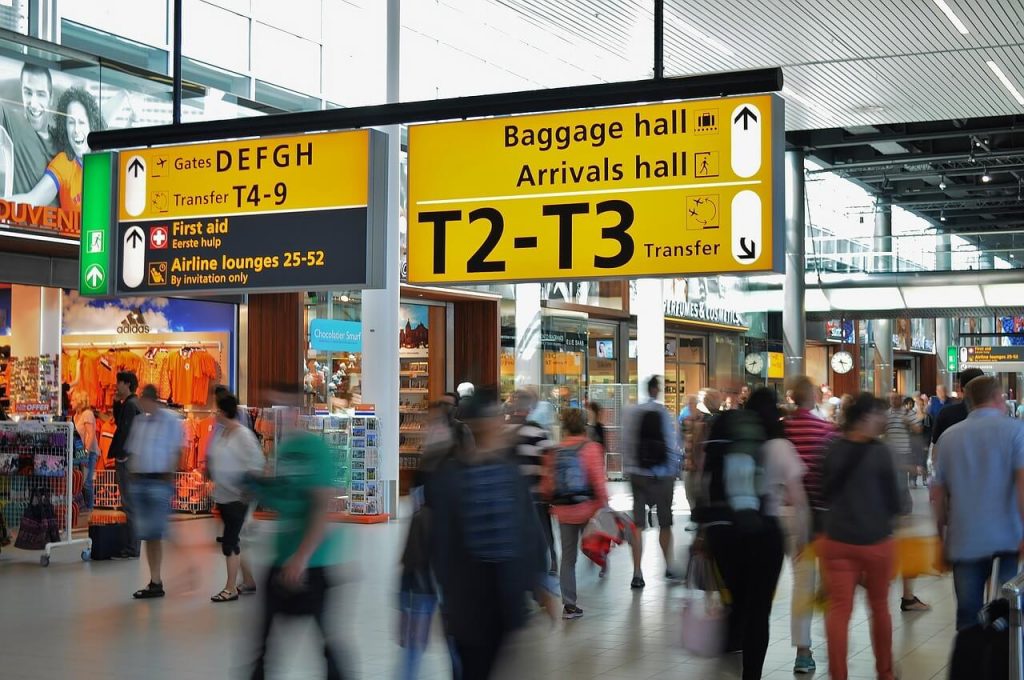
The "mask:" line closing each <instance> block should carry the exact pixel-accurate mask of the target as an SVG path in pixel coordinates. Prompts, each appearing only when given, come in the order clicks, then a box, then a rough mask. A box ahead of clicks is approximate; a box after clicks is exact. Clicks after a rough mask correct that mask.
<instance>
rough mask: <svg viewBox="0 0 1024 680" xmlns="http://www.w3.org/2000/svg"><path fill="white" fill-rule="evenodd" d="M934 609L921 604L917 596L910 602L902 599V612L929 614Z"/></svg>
mask: <svg viewBox="0 0 1024 680" xmlns="http://www.w3.org/2000/svg"><path fill="white" fill-rule="evenodd" d="M931 610H932V608H931V606H930V605H927V604H925V603H924V602H921V600H919V599H917V596H916V595H915V596H914V597H912V598H910V599H909V600H908V599H907V598H905V597H901V598H900V611H904V612H929V611H931Z"/></svg>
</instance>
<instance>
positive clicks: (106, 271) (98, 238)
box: [78, 152, 114, 297]
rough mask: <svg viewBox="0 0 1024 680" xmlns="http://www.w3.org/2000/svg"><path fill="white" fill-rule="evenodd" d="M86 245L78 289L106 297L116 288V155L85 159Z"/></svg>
mask: <svg viewBox="0 0 1024 680" xmlns="http://www.w3.org/2000/svg"><path fill="white" fill-rule="evenodd" d="M83 176H84V179H83V183H82V244H81V247H80V255H79V258H78V291H79V292H80V293H81V294H82V295H89V296H94V297H96V296H104V295H110V293H111V292H112V290H113V286H112V285H111V277H112V276H113V272H111V271H110V262H111V258H110V248H111V244H110V226H111V221H110V220H111V208H112V199H111V197H112V196H114V191H113V186H114V154H112V153H109V152H108V153H90V154H86V155H85V158H84V160H83Z"/></svg>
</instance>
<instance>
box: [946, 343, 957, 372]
mask: <svg viewBox="0 0 1024 680" xmlns="http://www.w3.org/2000/svg"><path fill="white" fill-rule="evenodd" d="M956 358H957V349H956V347H955V346H954V345H950V346H949V347H947V348H946V372H947V373H956V372H957V360H956Z"/></svg>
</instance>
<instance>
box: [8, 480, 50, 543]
mask: <svg viewBox="0 0 1024 680" xmlns="http://www.w3.org/2000/svg"><path fill="white" fill-rule="evenodd" d="M58 542H60V531H59V529H58V528H57V515H56V513H54V511H53V503H51V501H50V492H49V491H47V490H46V489H44V488H41V487H36V488H34V489H32V495H31V496H30V497H29V502H28V506H26V508H25V512H24V514H23V515H22V516H21V524H20V525H19V527H18V538H17V540H15V541H14V547H15V548H20V549H21V550H43V549H45V548H46V544H47V543H58Z"/></svg>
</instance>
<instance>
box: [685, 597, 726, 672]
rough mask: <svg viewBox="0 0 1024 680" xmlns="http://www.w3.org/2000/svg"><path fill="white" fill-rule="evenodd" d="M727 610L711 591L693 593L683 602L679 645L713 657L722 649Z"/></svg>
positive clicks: (693, 652) (697, 653) (699, 654)
mask: <svg viewBox="0 0 1024 680" xmlns="http://www.w3.org/2000/svg"><path fill="white" fill-rule="evenodd" d="M728 621H729V612H728V610H727V608H726V607H725V605H723V604H722V602H721V600H720V599H719V598H718V597H717V596H715V595H714V594H707V595H701V594H699V593H698V594H695V596H693V597H689V598H687V599H686V600H684V602H683V625H682V640H683V649H685V650H686V651H688V652H690V653H691V654H694V655H696V656H703V657H715V656H719V655H720V654H722V652H724V651H725V636H726V629H727V627H728Z"/></svg>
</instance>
